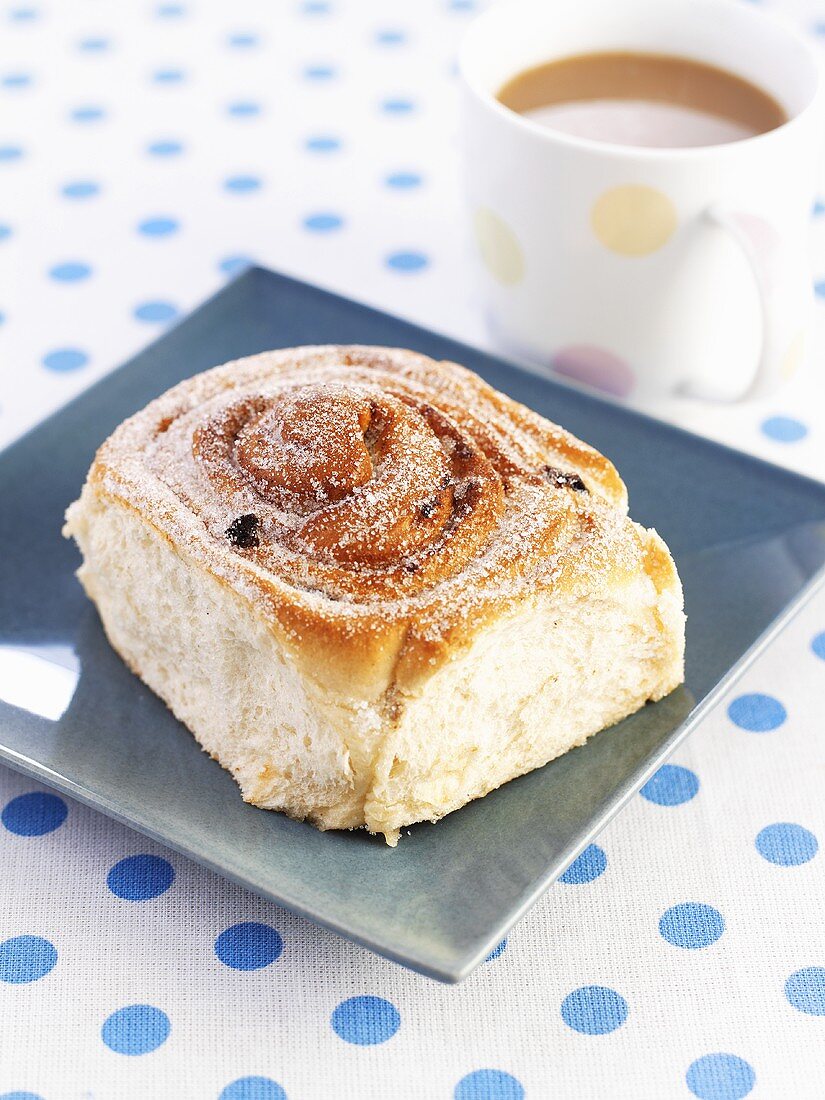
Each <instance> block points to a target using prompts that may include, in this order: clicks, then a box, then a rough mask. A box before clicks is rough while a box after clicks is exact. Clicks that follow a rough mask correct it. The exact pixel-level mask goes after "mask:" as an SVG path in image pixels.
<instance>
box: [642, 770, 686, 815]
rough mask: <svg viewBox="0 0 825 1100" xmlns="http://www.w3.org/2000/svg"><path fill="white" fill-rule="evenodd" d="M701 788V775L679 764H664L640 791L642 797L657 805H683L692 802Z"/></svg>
mask: <svg viewBox="0 0 825 1100" xmlns="http://www.w3.org/2000/svg"><path fill="white" fill-rule="evenodd" d="M698 790H699V776H698V775H697V774H696V773H695V772H692V771H691V770H690V768H683V767H681V765H679V764H663V765H662V767H661V768H659V770H658V771H657V772H655V773H654V774H653V775H652V776H651V777H650V779H648V781H647V783H645V785H644V786H643V787H642V789H641V790H640V791H639V794H640V795H641V796H642V798H645V799H647V801H648V802H654V803H655V804H656V805H657V806H681V804H682V803H683V802H690V800H691V798H694V797H695V796H696V793H697V792H698Z"/></svg>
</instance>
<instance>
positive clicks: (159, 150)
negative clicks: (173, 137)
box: [146, 141, 183, 157]
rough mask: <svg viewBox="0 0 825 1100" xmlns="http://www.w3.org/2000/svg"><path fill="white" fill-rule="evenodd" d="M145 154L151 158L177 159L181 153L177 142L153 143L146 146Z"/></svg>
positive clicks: (181, 149)
mask: <svg viewBox="0 0 825 1100" xmlns="http://www.w3.org/2000/svg"><path fill="white" fill-rule="evenodd" d="M146 152H147V153H149V155H150V156H153V157H177V156H179V155H180V154H181V153H182V152H183V145H182V144H181V143H180V142H179V141H153V142H152V143H151V144H149V145H147V146H146Z"/></svg>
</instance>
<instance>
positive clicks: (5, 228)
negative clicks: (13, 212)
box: [0, 222, 11, 241]
mask: <svg viewBox="0 0 825 1100" xmlns="http://www.w3.org/2000/svg"><path fill="white" fill-rule="evenodd" d="M10 236H11V226H10V225H3V223H2V222H0V241H5V240H6V239H7V238H8V237H10Z"/></svg>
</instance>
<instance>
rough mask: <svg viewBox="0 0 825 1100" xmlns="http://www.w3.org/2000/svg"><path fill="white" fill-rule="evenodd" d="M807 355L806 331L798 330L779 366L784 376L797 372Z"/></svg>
mask: <svg viewBox="0 0 825 1100" xmlns="http://www.w3.org/2000/svg"><path fill="white" fill-rule="evenodd" d="M804 356H805V333H804V332H798V333H797V334H796V336H794V338H793V340H791V342H790V345H789V347H788V350H787V351H786V352H785V354H784V355H783V357H782V364H781V366H780V368H779V370H780V372H781V374H782V377H783V378H790V377H791V376H792V375H794V374H796V372H797V371H798V370H799V368H800V366H801V365H802V360H803V358H804Z"/></svg>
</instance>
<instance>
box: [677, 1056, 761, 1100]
mask: <svg viewBox="0 0 825 1100" xmlns="http://www.w3.org/2000/svg"><path fill="white" fill-rule="evenodd" d="M685 1081H686V1082H687V1087H688V1088H689V1089H690V1091H691V1092H692V1093H693V1095H694V1096H698V1097H699V1100H741V1098H742V1097H743V1096H747V1095H748V1093H749V1092H750V1091H751V1089H752V1088H753V1086H754V1084H755V1083H756V1074H755V1073H754V1072H753V1067H752V1066H751V1065H750V1064H749V1063H748V1062H746V1061H745V1059H744V1058H739V1057H738V1056H737V1055H736V1054H705V1055H704V1057H702V1058H697V1059H696V1061H695V1062H691V1064H690V1065H689V1066H688V1071H687V1073H686V1074H685Z"/></svg>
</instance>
